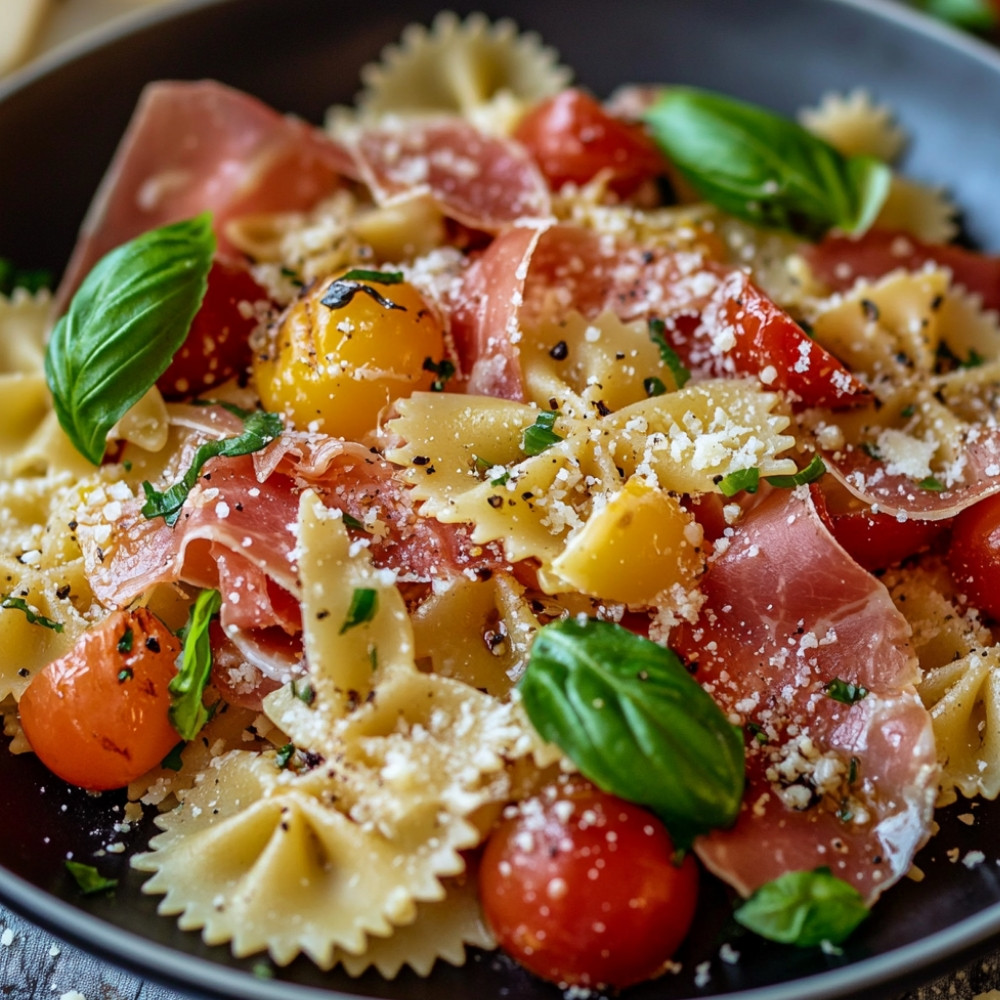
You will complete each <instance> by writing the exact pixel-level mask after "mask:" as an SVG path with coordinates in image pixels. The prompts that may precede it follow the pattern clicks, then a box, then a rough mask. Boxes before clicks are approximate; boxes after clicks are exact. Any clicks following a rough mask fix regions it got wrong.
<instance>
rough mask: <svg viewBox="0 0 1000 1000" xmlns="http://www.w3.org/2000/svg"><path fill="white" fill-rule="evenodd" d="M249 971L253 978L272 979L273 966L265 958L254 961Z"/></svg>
mask: <svg viewBox="0 0 1000 1000" xmlns="http://www.w3.org/2000/svg"><path fill="white" fill-rule="evenodd" d="M250 972H251V974H252V975H253V977H254V978H255V979H274V966H273V965H271V963H270V962H268V961H266V960H265V959H261V960H260V961H259V962H254V963H253V968H252V969H251V970H250Z"/></svg>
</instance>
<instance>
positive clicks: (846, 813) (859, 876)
mask: <svg viewBox="0 0 1000 1000" xmlns="http://www.w3.org/2000/svg"><path fill="white" fill-rule="evenodd" d="M702 590H703V592H704V594H705V598H706V599H705V604H704V606H703V608H702V610H701V615H700V618H699V621H698V622H697V624H696V625H694V626H683V627H682V628H680V629H678V630H677V633H676V635H674V636H672V637H671V643H672V645H674V646H675V648H677V650H678V652H680V653H681V654H682V655H684V656H685V657H687V658H688V659H689V660H690V661H692V662H693V663H695V664H696V665H697V669H696V673H695V676H696V677H697V678H698V679H699V681H700V682H701V683H702V684H703V685H704V686H705V687H706V688H707V689H708V690H709V691H710V692H711V693H712V694H713V696H714V697H715V698H716V700H717V701H718V702H719V704H720V705H721V706H722V708H723V710H724V711H726V712H727V713H728V714H729V715H730V716H731V717H732V718H734V719H738V720H739V721H740V723H741V724H742V725H744V727H745V732H746V734H747V741H746V744H747V790H746V793H745V796H744V801H743V806H742V810H741V812H740V815H739V818H738V819H737V822H736V824H735V825H734V826H733V827H732V828H731V829H728V830H718V831H714V832H713V833H711V834H710V835H708V836H706V837H704V838H702V839H700V840H699V841H698V842H697V843H696V845H695V849H696V850H697V852H698V855H699V856H700V857H701V859H702V861H703V862H704V863H705V865H706V866H707V867H708V868H709V869H710V870H711V871H712V872H714V873H715V874H717V875H719V876H720V877H721V878H723V879H725V880H726V881H727V882H729V883H730V884H731V885H733V886H734V887H735V888H736V889H737V890H738V891H739V892H740V893H742V894H744V895H747V894H749V893H751V892H752V891H753V890H754V889H756V888H757V887H759V886H760V885H762V884H763V883H764V882H767V881H770V880H771V879H774V878H777V877H778V876H779V875H781V874H783V873H785V872H787V871H794V870H805V869H812V868H816V867H819V866H828V867H829V868H830V869H831V870H832V871H833V873H834V874H835V875H838V876H839V877H841V878H843V879H845V880H846V881H847V882H848V883H850V884H851V885H853V886H854V887H855V888H856V889H858V891H859V892H860V893H861V894H862V896H864V897H865V899H866V900H868V901H869V902H871V901H874V900H875V898H877V896H878V895H879V894H880V893H881V892H882V891H883V890H884V889H886V888H887V887H888V886H890V885H891V884H892V883H893V882H895V881H896V880H898V879H899V878H900V877H901V876H903V875H904V874H905V873H906V871H907V870H908V868H909V866H910V862H911V860H912V858H913V855H914V854H915V852H916V851H917V850H918V849H919V848H920V847H921V846H922V845H923V843H924V842H925V841H926V840H927V838H928V836H929V835H930V825H931V821H932V817H933V807H934V801H935V798H936V794H937V784H936V777H937V761H936V755H935V745H934V737H933V731H932V728H931V720H930V715H929V714H928V712H927V711H926V710H925V709H924V707H923V705H922V704H921V702H920V699H919V698H918V697H917V694H916V692H915V690H914V683H915V682H916V680H917V665H916V658H915V657H914V655H913V653H912V651H911V649H910V646H909V628H908V626H907V624H906V621H905V620H904V619H903V617H902V616H901V615H900V614H899V612H898V611H897V610H896V609H895V607H894V606H893V603H892V600H891V599H890V597H889V594H888V592H887V591H886V589H885V587H884V586H883V585H882V584H881V583H880V582H879V581H878V580H877V579H876V578H875V577H873V576H872V575H871V574H869V573H867V572H865V571H864V570H863V569H861V568H860V567H859V566H858V565H857V563H855V562H854V560H853V559H852V558H851V557H850V556H849V555H848V554H847V553H846V552H844V550H843V549H841V548H840V546H839V545H838V544H837V543H836V542H835V540H834V539H833V537H832V536H831V535H830V534H829V532H828V531H827V529H826V527H825V526H824V524H823V521H822V519H821V517H820V516H819V514H818V513H817V511H816V509H815V507H814V506H813V503H812V500H811V498H810V494H809V491H808V490H806V489H800V490H796V491H794V492H788V491H781V490H775V491H773V492H771V493H770V494H769V495H766V496H765V497H764V498H763V499H762V500H761V501H760V503H759V504H758V505H757V506H756V507H754V508H753V509H751V510H750V511H749V512H747V513H746V514H745V515H744V518H743V520H742V521H741V522H740V524H739V525H738V527H737V529H736V531H735V533H734V534H733V536H732V538H731V539H730V540H729V545H728V547H726V548H725V549H724V551H722V552H721V554H718V555H717V557H716V558H715V560H714V562H713V563H712V564H711V566H710V568H709V571H708V573H707V575H706V577H705V578H704V582H703V587H702ZM831 684H833V685H834V687H833V688H832V689H829V688H828V686H829V685H831ZM848 685H854V686H855V687H854V688H853V689H852V688H850V687H848ZM838 689H839V690H840V691H846V692H848V693H852V694H853V696H854V700H853V703H850V702H851V701H852V699H851V698H848V699H847V701H843V700H838V698H836V697H834V696H833V694H831V690H832V691H833V693H834V694H837V693H839V692H838ZM860 689H864V692H865V693H862V691H861V690H860Z"/></svg>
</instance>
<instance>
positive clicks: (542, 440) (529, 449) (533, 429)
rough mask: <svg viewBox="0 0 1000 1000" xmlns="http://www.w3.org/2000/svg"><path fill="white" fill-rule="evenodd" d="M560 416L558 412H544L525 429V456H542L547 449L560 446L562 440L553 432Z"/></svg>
mask: <svg viewBox="0 0 1000 1000" xmlns="http://www.w3.org/2000/svg"><path fill="white" fill-rule="evenodd" d="M558 416H559V411H558V410H542V412H541V413H539V414H538V417H537V419H536V420H535V422H534V423H533V424H532V425H531V426H530V427H526V428H525V429H524V435H523V437H522V438H521V450H522V451H523V452H524V453H525V455H541V453H542V452H543V451H545V450H546V448H551V447H552V445H554V444H558V443H559V442H560V441H562V438H561V437H560V436H559V435H558V434H556V433H555V431H553V430H552V427H553V425H554V424H555V422H556V417H558Z"/></svg>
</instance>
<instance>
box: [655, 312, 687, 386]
mask: <svg viewBox="0 0 1000 1000" xmlns="http://www.w3.org/2000/svg"><path fill="white" fill-rule="evenodd" d="M666 329H667V327H666V324H665V323H664V322H663V320H662V319H651V320H650V321H649V339H650V340H651V341H652V342H653V343H654V344H656V346H657V347H658V348H659V349H660V360H661V361H662V362H663V363H664V364H665V365H666V366H667V368H669V369H670V374H671V375H673V377H674V383H675V384H676V385H677V388H678V389H683V388H684V386H686V385H687V383H688V380H689V379H690V378H691V370H690V369H689V368H688V367H687V366H686V365H685V364H684V362H683V361H681V359H680V355H679V354H678V353H677V352H676V351H675V350H674V349H673V348H672V347H671V346H670V345H669V344H668V343H667V335H666Z"/></svg>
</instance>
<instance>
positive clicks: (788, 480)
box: [765, 455, 826, 489]
mask: <svg viewBox="0 0 1000 1000" xmlns="http://www.w3.org/2000/svg"><path fill="white" fill-rule="evenodd" d="M825 472H826V464H825V463H824V462H823V459H822V458H820V457H819V455H813V457H812V458H811V459H810V460H809V464H808V465H807V466H806V467H805V468H804V469H799V471H798V472H796V473H795V474H794V475H791V476H766V477H765V478H766V479H767V481H768V482H769V483H770V484H771V485H772V486H778V487H780V488H782V489H794V488H795V487H796V486H805V485H806V483H814V482H815V481H816V480H817V479H819V477H820V476H822V475H823V474H824V473H825Z"/></svg>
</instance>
